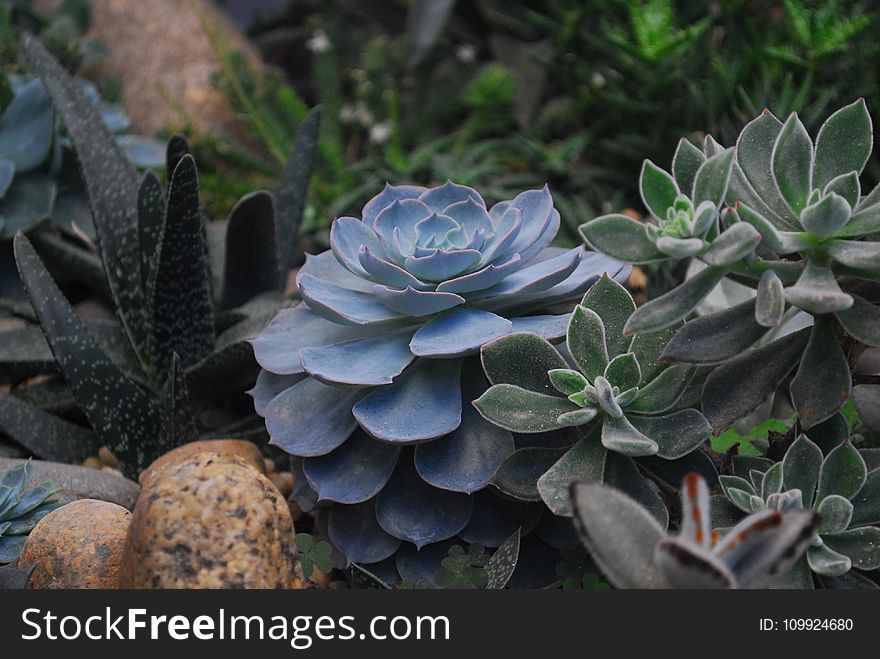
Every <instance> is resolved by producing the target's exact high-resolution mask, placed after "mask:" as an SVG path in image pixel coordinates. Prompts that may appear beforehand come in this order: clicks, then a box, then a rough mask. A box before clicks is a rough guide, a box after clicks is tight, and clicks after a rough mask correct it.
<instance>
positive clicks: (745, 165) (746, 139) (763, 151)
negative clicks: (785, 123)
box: [731, 110, 791, 217]
mask: <svg viewBox="0 0 880 659" xmlns="http://www.w3.org/2000/svg"><path fill="white" fill-rule="evenodd" d="M781 130H782V122H781V121H779V119H777V118H776V117H774V116H773V113H772V112H770V111H769V110H764V111H763V112H762V113H761V114H760V115H758V117H756V118H755V119H753V120H752V121H750V122H749V123H748V124H746V126H745V128H743V129H742V132H741V133H740V134H739V137H738V138H737V140H736V160H737V163H738V168H739V172H737V173H738V174H739V175H741V176H743V177H744V178H745V179H747V181H748V184H749V187H750V188H752V191H753V194H755V193H756V194H755V196H756V198H757V199H758V200H760V201H761V202H762V203H766V205H767V206H768V207H769V208H770V209H771V210H772V211H773V213H774V214H776V215H781V216H782V217H786V216H790V214H791V211H790V210H789V209H788V208H787V207H786V205H785V201H784V200H783V199H782V197H781V196H780V195H779V190H778V189H777V188H776V185H775V184H774V182H773V146H774V145H775V144H776V139H777V137H779V132H780V131H781ZM736 178H737V177H736V176H734V181H735V180H736ZM731 187H734V186H733V185H732V186H731ZM737 196H738V199H737V200H740V199H741V200H742V201H746V200H745V199H743V198H742V195H737Z"/></svg>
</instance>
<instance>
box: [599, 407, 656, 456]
mask: <svg viewBox="0 0 880 659" xmlns="http://www.w3.org/2000/svg"><path fill="white" fill-rule="evenodd" d="M602 445H603V446H604V447H605V448H607V449H608V450H609V451H613V452H615V453H620V454H621V455H626V456H632V457H640V456H646V455H655V454H656V453H657V450H658V446H657V442H655V441H654V440H653V439H652V438H650V437H647V436H645V434H644V433H642V432H641V431H640V430H639V429H638V428H636V427H635V426H634V425H633V424H632V423H631V422H630V421H629V419H627V418H626V417H625V416H621V417H619V418H615V417H613V416H610V415H609V416H607V417H606V418H605V419H604V420H603V421H602Z"/></svg>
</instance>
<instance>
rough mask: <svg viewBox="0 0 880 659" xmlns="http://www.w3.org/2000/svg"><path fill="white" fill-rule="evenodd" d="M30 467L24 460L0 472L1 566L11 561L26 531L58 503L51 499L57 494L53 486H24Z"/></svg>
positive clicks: (19, 550) (13, 559)
mask: <svg viewBox="0 0 880 659" xmlns="http://www.w3.org/2000/svg"><path fill="white" fill-rule="evenodd" d="M32 469H33V467H31V464H30V462H23V463H22V464H20V465H19V466H17V467H12V468H10V469H7V470H6V471H4V472H2V473H0V565H6V564H8V563H14V562H15V561H16V560H17V559H18V555H19V554H20V553H21V550H22V547H24V543H25V542H26V541H27V536H28V533H30V532H31V530H33V528H34V527H35V526H36V525H37V522H39V521H40V520H41V519H43V518H44V517H45V516H46V515H48V514H49V513H50V512H52V511H53V510H55V508H57V507H58V506H59V505H60V504H57V503H56V502H55V501H54V500H53V499H52V497H54V496H55V495H56V494H57V493H58V488H56V487H54V486H53V485H50V484H49V483H41V484H39V485H37V486H35V487H30V488H28V487H27V486H28V482H29V481H30V478H31V470H32Z"/></svg>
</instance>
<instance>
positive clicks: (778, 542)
mask: <svg viewBox="0 0 880 659" xmlns="http://www.w3.org/2000/svg"><path fill="white" fill-rule="evenodd" d="M571 497H572V507H573V509H574V520H575V525H576V526H577V529H578V532H579V534H580V536H581V540H582V541H583V543H584V545H585V546H586V547H587V549H588V551H589V552H590V554H591V555H592V557H593V559H594V560H595V561H596V563H597V564H598V565H599V567H600V568H601V569H602V572H603V573H604V574H605V576H606V577H607V578H608V579H609V580H610V581H611V583H612V584H614V585H615V586H616V587H618V588H764V587H767V586H769V585H770V584H771V583H772V582H773V581H774V579H776V578H778V577H779V576H780V575H784V574H786V573H787V572H788V571H789V570H790V569H791V567H792V565H794V564H795V562H796V561H797V560H798V559H799V558H800V557H801V556H802V555H803V553H804V551H805V550H806V548H807V547H808V546H809V544H810V541H811V540H812V538H813V537H814V535H815V531H816V529H817V527H818V525H819V516H818V515H817V514H815V513H813V512H810V511H804V510H784V511H780V510H764V511H760V512H756V513H752V514H750V515H749V516H748V517H746V518H745V519H744V520H742V521H741V522H740V523H739V524H737V525H736V526H735V527H733V528H732V529H730V530H729V531H728V532H727V533H725V534H724V535H723V536H721V535H720V534H718V533H717V532H715V531H714V530H713V528H712V520H711V515H710V506H709V501H710V500H709V489H708V487H707V485H706V481H704V480H703V479H702V478H701V477H700V476H698V475H697V474H689V475H687V476H686V477H685V478H684V481H683V482H682V485H681V510H682V514H681V528H680V529H679V530H678V533H676V534H669V533H668V532H667V531H666V530H665V528H664V527H662V526H661V525H659V524H658V523H657V521H656V519H655V518H654V517H653V516H652V515H651V514H650V513H649V512H648V511H647V510H645V509H644V508H643V507H642V506H640V505H639V504H638V503H636V502H635V501H633V500H632V499H631V498H629V497H628V496H626V495H625V494H623V493H621V492H620V491H618V490H615V489H612V488H610V487H608V486H607V485H601V484H598V483H575V484H574V485H572V488H571Z"/></svg>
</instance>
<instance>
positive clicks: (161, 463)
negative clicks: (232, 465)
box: [138, 439, 266, 489]
mask: <svg viewBox="0 0 880 659" xmlns="http://www.w3.org/2000/svg"><path fill="white" fill-rule="evenodd" d="M206 451H208V452H211V453H218V454H220V455H234V456H237V457H239V458H241V459H242V460H244V461H245V462H246V463H247V464H248V465H250V466H251V467H252V468H253V469H255V470H256V471H258V472H259V473H260V474H265V473H266V472H265V461H264V460H263V454H262V453H260V449H258V448H257V446H256V445H255V444H254V443H253V442H249V441H247V440H244V439H203V440H200V441H197V442H190V443H189V444H184V445H183V446H178V447H177V448H176V449H174V450H171V451H168V453H166V454H165V455H163V456H161V457H159V458H158V459H156V460H155V461H154V462H153V463H152V464H151V465H150V466H149V467H147V468H146V469H144V470H143V471H142V472H141V475H140V476H139V477H138V480H139V481H140V484H141V487H142V488H144V489H146V488H148V487H149V486H150V484H151V483H152V481H153V480H154V479H155V477H156V475H157V474H158V473H159V472H161V471H162V470H163V469H165V468H166V467H168V466H169V465H173V464H178V463H180V462H182V461H183V460H186V459H187V458H189V457H190V456H193V455H196V454H198V453H204V452H206Z"/></svg>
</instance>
